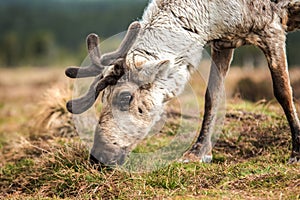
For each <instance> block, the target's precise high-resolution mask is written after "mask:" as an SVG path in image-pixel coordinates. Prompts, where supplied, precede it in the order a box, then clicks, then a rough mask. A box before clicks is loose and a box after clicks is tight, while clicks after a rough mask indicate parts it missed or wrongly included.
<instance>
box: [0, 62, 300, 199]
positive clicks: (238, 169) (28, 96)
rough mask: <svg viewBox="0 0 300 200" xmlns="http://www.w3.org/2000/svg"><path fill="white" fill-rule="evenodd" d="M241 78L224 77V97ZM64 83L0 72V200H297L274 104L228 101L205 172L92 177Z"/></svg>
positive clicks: (192, 167)
mask: <svg viewBox="0 0 300 200" xmlns="http://www.w3.org/2000/svg"><path fill="white" fill-rule="evenodd" d="M239 73H240V72H239V70H233V71H232V72H231V74H229V76H230V77H229V79H230V82H229V83H227V84H228V85H229V86H230V91H229V93H230V92H232V91H233V89H232V88H233V86H232V85H234V83H236V82H237V80H236V79H235V78H234V77H238V76H239ZM253 74H255V73H253ZM255 77H256V78H257V76H255ZM66 83H67V81H66V79H65V78H64V76H63V70H62V69H51V70H49V69H39V70H37V69H31V68H29V69H18V70H1V72H0V88H1V93H0V96H1V98H0V152H1V153H0V160H1V163H0V198H5V199H10V198H11V199H36V198H42V199H44V198H45V199H47V198H48V199H53V198H55V199H62V198H66V199H74V198H82V199H95V198H103V199H109V198H118V199H140V198H157V199H162V198H166V199H196V198H203V199H300V165H299V164H298V165H288V164H286V162H287V160H288V158H289V153H290V146H291V145H290V144H291V141H290V133H289V127H288V124H287V122H286V120H285V117H284V115H283V112H282V111H281V109H280V108H279V106H278V104H277V103H274V102H273V103H272V101H271V103H270V102H265V101H259V102H256V103H249V102H245V101H242V100H240V99H239V98H234V99H231V100H228V101H227V104H226V111H227V114H226V118H225V124H224V127H223V129H222V134H221V136H220V138H219V140H218V142H217V144H216V146H215V148H214V158H215V159H214V161H213V163H211V164H202V163H179V162H173V163H172V164H170V165H169V166H167V167H164V168H160V169H157V170H155V171H151V172H145V173H130V172H124V171H122V170H119V169H118V168H117V169H103V170H102V171H98V170H97V169H95V168H94V167H93V166H91V165H90V164H89V162H88V150H87V149H86V148H85V146H84V145H83V144H82V143H81V141H80V138H79V137H78V136H76V134H74V133H75V130H74V127H73V125H72V120H70V119H71V116H70V114H68V113H67V112H66V110H65V108H64V103H65V101H66V100H67V99H69V98H70V96H71V94H70V92H69V91H70V89H69V87H68V85H67V84H66ZM66 85H67V86H66ZM51 88H52V89H51ZM57 88H60V89H57ZM49 89H50V91H49ZM46 91H48V92H46ZM298 111H299V105H298ZM167 135H168V136H169V135H172V134H170V133H168V134H167ZM145 144H146V145H147V142H145ZM139 148H141V147H139ZM150 149H151V148H150Z"/></svg>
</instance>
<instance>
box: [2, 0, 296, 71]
mask: <svg viewBox="0 0 300 200" xmlns="http://www.w3.org/2000/svg"><path fill="white" fill-rule="evenodd" d="M147 4H148V0H42V1H41V0H1V1H0V66H1V67H9V68H12V67H22V66H38V67H45V66H62V67H63V66H64V65H66V64H72V63H73V64H74V63H78V62H81V61H82V60H83V59H84V58H85V56H86V47H85V38H86V36H87V35H88V34H89V33H91V32H95V33H97V34H98V35H99V36H100V38H102V39H105V38H107V37H110V36H112V35H115V34H117V33H119V32H122V31H124V30H126V29H127V27H128V25H129V24H130V22H132V21H134V20H138V19H140V18H141V16H142V13H143V11H144V9H145V7H146V5H147ZM299 45H300V34H297V33H292V34H289V36H288V41H287V52H288V55H289V57H288V59H289V65H290V66H291V67H294V66H297V65H300V56H298V51H299ZM233 65H236V66H240V67H243V66H247V67H260V66H263V65H265V59H264V57H263V55H262V53H261V52H260V50H258V49H256V48H254V47H243V48H240V49H238V50H237V51H236V56H235V59H234V62H233Z"/></svg>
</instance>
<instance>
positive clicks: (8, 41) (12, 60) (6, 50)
mask: <svg viewBox="0 0 300 200" xmlns="http://www.w3.org/2000/svg"><path fill="white" fill-rule="evenodd" d="M1 47H2V48H1V49H0V55H1V57H2V59H3V62H2V63H3V65H5V66H16V65H18V64H19V61H20V48H21V46H20V42H19V37H18V34H17V33H16V32H14V31H12V32H8V33H6V34H5V35H4V37H3V38H2V41H1Z"/></svg>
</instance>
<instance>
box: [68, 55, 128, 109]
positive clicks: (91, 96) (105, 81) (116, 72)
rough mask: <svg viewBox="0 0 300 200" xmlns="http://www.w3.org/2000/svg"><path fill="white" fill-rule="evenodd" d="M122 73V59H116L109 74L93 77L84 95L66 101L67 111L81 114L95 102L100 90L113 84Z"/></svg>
mask: <svg viewBox="0 0 300 200" xmlns="http://www.w3.org/2000/svg"><path fill="white" fill-rule="evenodd" d="M124 73H125V68H124V66H123V61H122V60H118V61H117V62H116V63H115V65H114V69H113V70H112V71H111V73H110V74H109V75H107V76H105V77H103V75H99V76H97V77H96V78H95V80H94V81H93V83H92V84H91V85H90V88H89V90H88V92H87V93H86V94H85V95H84V96H82V97H80V98H77V99H74V100H71V101H68V102H67V106H66V107H67V109H68V111H69V112H71V113H73V114H81V113H83V112H85V111H86V110H88V109H89V108H90V107H91V106H92V105H93V104H94V103H95V101H96V99H97V98H98V96H99V94H100V92H101V91H102V90H104V89H105V88H106V87H107V86H109V85H115V84H116V83H117V82H118V80H119V78H120V77H121V76H123V75H124Z"/></svg>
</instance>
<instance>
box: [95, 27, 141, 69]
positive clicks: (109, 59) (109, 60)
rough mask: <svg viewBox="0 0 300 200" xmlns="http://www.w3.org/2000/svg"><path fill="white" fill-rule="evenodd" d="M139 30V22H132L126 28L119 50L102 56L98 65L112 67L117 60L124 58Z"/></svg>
mask: <svg viewBox="0 0 300 200" xmlns="http://www.w3.org/2000/svg"><path fill="white" fill-rule="evenodd" d="M140 29H141V24H140V23H139V22H133V23H131V25H130V26H129V28H128V31H127V34H126V36H125V38H124V39H123V41H122V43H121V45H120V46H119V48H118V49H117V50H116V51H114V52H111V53H107V54H104V55H103V56H102V57H101V59H100V63H101V64H102V65H104V66H108V65H112V64H113V63H114V62H115V61H116V60H117V59H119V58H124V57H125V56H126V54H127V53H128V51H129V49H130V48H131V47H132V45H133V44H134V42H135V41H136V38H137V35H138V34H139V32H140Z"/></svg>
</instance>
